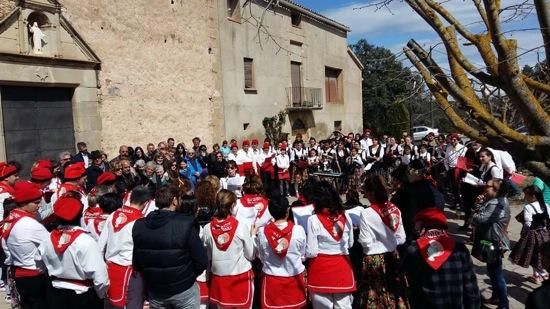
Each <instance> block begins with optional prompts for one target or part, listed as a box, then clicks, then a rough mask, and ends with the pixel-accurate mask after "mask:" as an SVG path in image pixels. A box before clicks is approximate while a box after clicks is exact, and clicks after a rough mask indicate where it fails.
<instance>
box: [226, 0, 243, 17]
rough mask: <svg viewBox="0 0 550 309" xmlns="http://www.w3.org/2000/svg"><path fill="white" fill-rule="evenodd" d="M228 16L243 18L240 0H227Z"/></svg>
mask: <svg viewBox="0 0 550 309" xmlns="http://www.w3.org/2000/svg"><path fill="white" fill-rule="evenodd" d="M227 17H229V18H231V19H233V20H240V19H241V9H240V7H239V0H227Z"/></svg>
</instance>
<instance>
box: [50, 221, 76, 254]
mask: <svg viewBox="0 0 550 309" xmlns="http://www.w3.org/2000/svg"><path fill="white" fill-rule="evenodd" d="M84 233H85V232H84V231H83V230H82V229H79V228H75V227H60V228H57V229H55V230H53V231H52V232H51V233H50V240H51V241H52V245H53V249H54V250H55V252H56V253H57V254H63V252H65V250H67V248H68V247H69V246H70V245H71V244H72V243H73V242H74V241H75V240H76V239H77V238H78V236H80V235H82V234H84Z"/></svg>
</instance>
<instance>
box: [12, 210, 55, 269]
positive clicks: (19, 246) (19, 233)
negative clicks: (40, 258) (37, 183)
mask: <svg viewBox="0 0 550 309" xmlns="http://www.w3.org/2000/svg"><path fill="white" fill-rule="evenodd" d="M48 237H49V233H48V231H47V230H46V228H44V226H43V225H42V224H40V223H39V222H38V221H36V219H35V218H34V215H33V214H31V213H29V212H26V211H24V210H22V209H14V210H12V211H11V213H10V215H9V216H8V217H7V218H6V219H5V220H4V224H3V225H2V247H3V249H4V252H5V253H6V261H5V264H6V265H11V266H13V267H15V277H16V278H18V277H34V276H38V275H41V274H42V271H41V270H40V269H39V268H38V267H37V265H36V261H35V256H36V254H37V252H38V246H39V245H40V243H41V242H42V241H43V240H44V239H47V238H48Z"/></svg>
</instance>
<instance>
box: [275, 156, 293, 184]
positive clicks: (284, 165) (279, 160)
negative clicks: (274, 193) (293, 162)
mask: <svg viewBox="0 0 550 309" xmlns="http://www.w3.org/2000/svg"><path fill="white" fill-rule="evenodd" d="M272 163H273V165H277V168H278V169H279V170H278V172H277V173H278V174H279V180H289V179H290V172H289V171H288V169H289V167H290V158H289V157H288V155H287V154H286V152H285V153H279V154H277V156H275V158H273V160H272Z"/></svg>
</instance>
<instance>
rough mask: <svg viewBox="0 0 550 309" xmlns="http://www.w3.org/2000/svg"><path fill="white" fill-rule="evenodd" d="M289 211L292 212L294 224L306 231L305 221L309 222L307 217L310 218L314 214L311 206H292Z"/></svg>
mask: <svg viewBox="0 0 550 309" xmlns="http://www.w3.org/2000/svg"><path fill="white" fill-rule="evenodd" d="M290 210H292V216H293V218H294V223H295V224H298V225H300V226H301V227H303V228H304V230H306V231H307V221H308V220H309V217H311V216H312V215H313V213H314V212H315V208H314V207H313V204H307V205H303V206H292V207H291V208H290Z"/></svg>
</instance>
